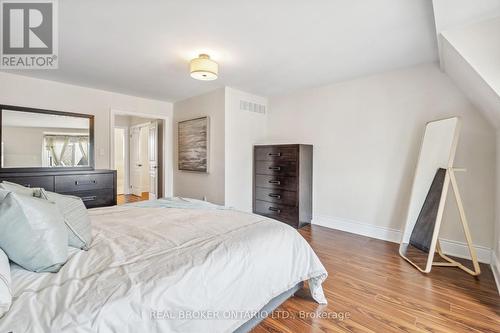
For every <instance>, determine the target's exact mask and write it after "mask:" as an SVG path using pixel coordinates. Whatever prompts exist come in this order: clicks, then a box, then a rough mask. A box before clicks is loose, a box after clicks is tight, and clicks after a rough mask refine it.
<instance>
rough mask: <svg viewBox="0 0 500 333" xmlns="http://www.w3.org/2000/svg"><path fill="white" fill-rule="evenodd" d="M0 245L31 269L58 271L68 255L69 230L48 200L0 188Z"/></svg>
mask: <svg viewBox="0 0 500 333" xmlns="http://www.w3.org/2000/svg"><path fill="white" fill-rule="evenodd" d="M0 248H2V249H3V251H4V252H5V253H6V254H7V256H8V257H9V259H10V260H12V261H13V262H15V263H16V264H18V265H19V266H21V267H23V268H25V269H27V270H30V271H33V272H57V271H59V269H60V268H61V266H62V265H63V264H64V263H65V262H66V260H67V258H68V233H67V231H66V227H65V225H64V219H63V216H62V215H61V213H60V212H59V209H57V206H56V205H55V204H54V203H53V202H50V201H47V200H44V199H38V198H34V197H30V196H27V195H22V194H17V193H15V192H8V191H6V190H3V189H0Z"/></svg>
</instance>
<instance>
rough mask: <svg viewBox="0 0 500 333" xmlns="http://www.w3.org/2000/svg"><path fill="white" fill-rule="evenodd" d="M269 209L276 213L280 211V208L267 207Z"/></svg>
mask: <svg viewBox="0 0 500 333" xmlns="http://www.w3.org/2000/svg"><path fill="white" fill-rule="evenodd" d="M269 210H270V211H271V212H275V213H278V214H279V213H281V209H279V208H275V207H269Z"/></svg>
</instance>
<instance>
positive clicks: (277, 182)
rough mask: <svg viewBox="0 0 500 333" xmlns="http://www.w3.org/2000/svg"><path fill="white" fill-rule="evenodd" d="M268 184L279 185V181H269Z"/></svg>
mask: <svg viewBox="0 0 500 333" xmlns="http://www.w3.org/2000/svg"><path fill="white" fill-rule="evenodd" d="M269 184H276V185H281V181H279V180H270V181H269Z"/></svg>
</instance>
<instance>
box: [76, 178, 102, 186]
mask: <svg viewBox="0 0 500 333" xmlns="http://www.w3.org/2000/svg"><path fill="white" fill-rule="evenodd" d="M92 184H97V181H96V180H95V179H91V180H85V181H78V180H75V185H76V186H78V185H92Z"/></svg>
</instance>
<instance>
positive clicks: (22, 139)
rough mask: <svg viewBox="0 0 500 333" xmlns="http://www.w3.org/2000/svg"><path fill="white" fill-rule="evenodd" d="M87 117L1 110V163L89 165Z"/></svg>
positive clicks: (15, 165)
mask: <svg viewBox="0 0 500 333" xmlns="http://www.w3.org/2000/svg"><path fill="white" fill-rule="evenodd" d="M89 130H90V121H89V119H88V118H82V117H73V116H66V115H58V114H46V113H35V112H22V111H14V110H2V156H1V158H2V167H3V168H29V167H54V168H57V167H86V166H89V156H88V154H89V144H90V142H89Z"/></svg>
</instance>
